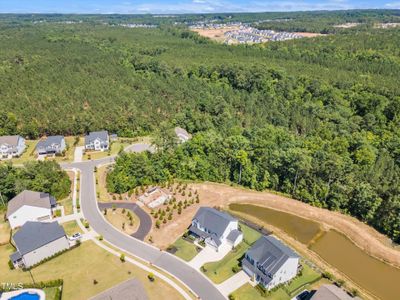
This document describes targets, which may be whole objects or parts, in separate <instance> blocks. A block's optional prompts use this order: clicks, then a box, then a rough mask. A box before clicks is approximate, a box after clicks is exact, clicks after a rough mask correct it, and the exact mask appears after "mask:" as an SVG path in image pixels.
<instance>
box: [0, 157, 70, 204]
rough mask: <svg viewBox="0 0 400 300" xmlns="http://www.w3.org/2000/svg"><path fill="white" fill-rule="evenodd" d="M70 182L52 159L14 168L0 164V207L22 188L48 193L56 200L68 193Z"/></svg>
mask: <svg viewBox="0 0 400 300" xmlns="http://www.w3.org/2000/svg"><path fill="white" fill-rule="evenodd" d="M70 185H71V182H70V180H69V177H68V175H67V173H65V171H63V170H62V169H61V167H60V166H59V165H58V164H57V163H56V162H54V161H47V162H29V163H26V164H25V165H24V166H23V167H20V168H16V167H13V166H12V165H11V164H0V193H1V199H0V208H1V206H2V205H3V201H4V203H7V201H8V200H10V199H12V198H13V197H15V196H16V195H17V194H18V193H20V192H22V191H23V190H33V191H38V192H45V193H49V194H51V195H52V196H54V197H55V198H56V199H57V200H61V199H63V198H65V197H67V196H68V195H69V192H70Z"/></svg>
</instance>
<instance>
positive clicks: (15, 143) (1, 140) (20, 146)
mask: <svg viewBox="0 0 400 300" xmlns="http://www.w3.org/2000/svg"><path fill="white" fill-rule="evenodd" d="M25 147H26V145H25V139H24V138H23V137H21V136H19V135H7V136H0V158H12V157H17V156H20V155H21V154H22V153H23V152H24V150H25Z"/></svg>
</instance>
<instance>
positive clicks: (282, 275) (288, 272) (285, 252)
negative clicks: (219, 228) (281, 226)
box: [242, 236, 299, 290]
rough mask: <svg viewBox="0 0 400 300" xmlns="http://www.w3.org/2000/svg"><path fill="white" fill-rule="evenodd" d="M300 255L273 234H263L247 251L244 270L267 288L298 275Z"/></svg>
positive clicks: (243, 265) (243, 263)
mask: <svg viewBox="0 0 400 300" xmlns="http://www.w3.org/2000/svg"><path fill="white" fill-rule="evenodd" d="M298 266H299V256H298V255H297V254H296V253H295V252H294V251H293V250H292V249H290V248H289V247H287V246H286V245H284V244H283V243H282V242H280V241H279V240H277V239H276V238H274V237H272V236H262V237H261V238H259V239H258V240H257V241H256V242H255V243H254V245H253V246H252V247H251V248H250V249H249V250H248V251H247V252H246V254H245V257H244V258H243V260H242V268H243V270H244V271H245V272H246V273H247V274H248V275H249V276H250V277H252V278H253V280H254V281H255V282H257V283H259V284H261V285H262V286H263V287H264V288H266V289H267V290H270V289H272V288H273V287H275V286H277V285H278V284H281V283H285V282H288V281H289V280H291V279H293V278H294V277H296V275H297V270H298Z"/></svg>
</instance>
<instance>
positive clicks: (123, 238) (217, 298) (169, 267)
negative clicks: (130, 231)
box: [61, 157, 226, 300]
mask: <svg viewBox="0 0 400 300" xmlns="http://www.w3.org/2000/svg"><path fill="white" fill-rule="evenodd" d="M114 161H115V157H107V158H104V159H98V160H93V161H85V162H77V163H69V164H61V165H62V167H63V168H65V169H69V168H77V169H79V170H80V171H81V176H80V180H81V181H80V186H81V189H80V198H79V199H80V205H81V209H82V212H83V215H84V217H85V218H86V219H87V220H88V222H89V224H90V226H91V227H92V228H93V229H94V231H96V232H97V233H98V234H100V235H102V236H103V238H104V239H105V240H106V241H108V242H110V243H111V244H113V245H115V246H117V247H119V248H120V249H122V250H124V251H126V252H127V253H131V254H132V255H134V256H136V257H139V258H141V259H143V260H145V261H148V262H150V263H152V264H153V265H155V266H157V267H159V268H161V269H162V270H165V271H167V272H168V273H170V274H172V275H173V276H174V277H176V278H178V279H179V280H181V281H182V282H184V283H185V284H186V285H187V286H188V287H189V288H190V289H192V290H193V291H194V292H195V293H196V294H197V295H198V296H199V297H200V298H201V299H205V300H222V299H226V298H225V297H224V296H223V295H222V294H221V293H220V291H219V290H218V289H217V287H216V286H215V285H214V284H213V283H212V282H211V281H210V280H208V279H207V278H206V277H205V276H204V275H203V274H201V273H200V272H199V271H197V270H195V269H194V268H192V267H191V266H189V265H188V264H187V263H186V262H184V261H183V260H181V259H179V258H177V257H176V256H173V255H171V254H169V253H167V252H164V251H161V250H160V249H158V248H156V247H153V246H151V245H149V244H146V243H144V242H142V241H140V240H138V239H136V238H133V237H131V236H129V235H126V234H124V233H122V232H120V231H119V230H117V229H115V228H114V227H113V226H112V225H111V224H110V223H108V222H107V221H106V220H105V219H104V217H103V215H102V213H101V212H100V210H99V208H98V206H97V199H96V190H95V188H96V186H95V178H94V167H95V166H99V165H103V164H109V163H113V162H114Z"/></svg>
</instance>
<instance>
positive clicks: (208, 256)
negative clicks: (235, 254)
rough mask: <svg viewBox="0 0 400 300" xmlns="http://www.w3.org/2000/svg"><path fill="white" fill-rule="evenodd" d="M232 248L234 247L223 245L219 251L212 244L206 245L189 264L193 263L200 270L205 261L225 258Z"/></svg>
mask: <svg viewBox="0 0 400 300" xmlns="http://www.w3.org/2000/svg"><path fill="white" fill-rule="evenodd" d="M231 250H232V247H231V246H229V245H222V246H221V249H220V250H219V251H218V252H217V251H215V250H214V249H213V248H211V247H210V246H205V247H204V249H203V250H201V251H200V253H199V254H197V255H196V256H195V257H194V258H193V259H192V260H191V261H189V265H191V266H192V267H193V268H195V269H196V270H199V269H200V268H201V266H203V265H204V264H205V263H208V262H213V261H219V260H221V259H223V258H224V256H225V255H227V254H228V253H229V252H230V251H231Z"/></svg>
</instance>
